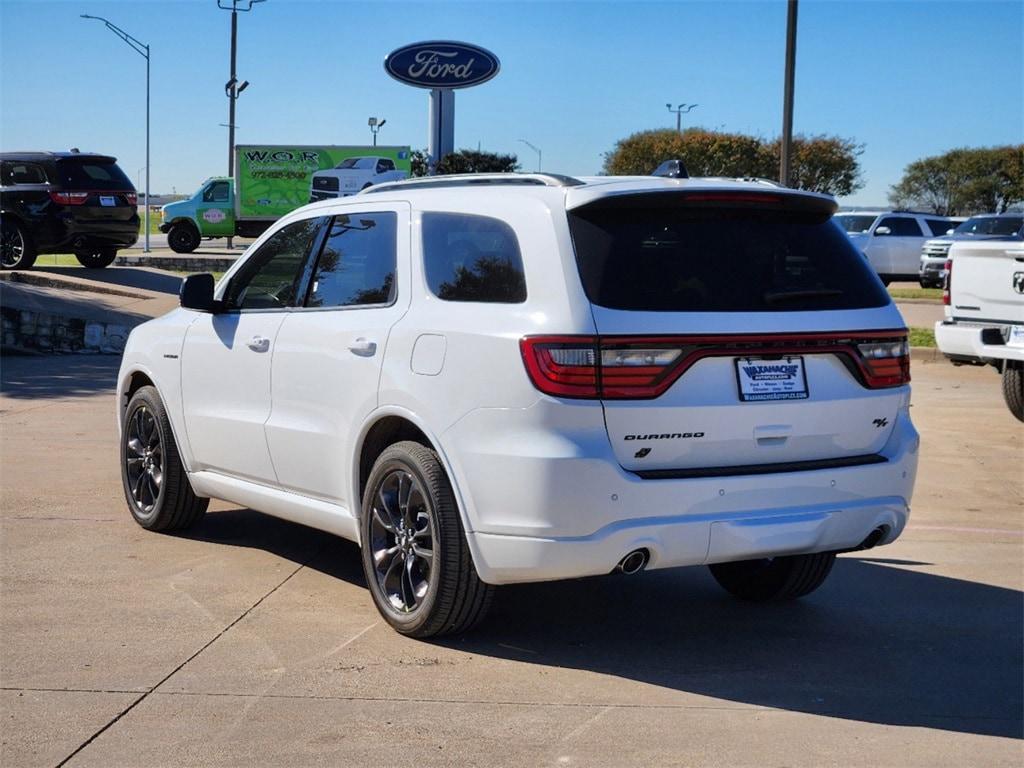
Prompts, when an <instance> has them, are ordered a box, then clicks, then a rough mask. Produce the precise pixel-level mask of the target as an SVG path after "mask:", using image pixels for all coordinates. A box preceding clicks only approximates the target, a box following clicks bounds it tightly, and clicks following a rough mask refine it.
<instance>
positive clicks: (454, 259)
mask: <svg viewBox="0 0 1024 768" xmlns="http://www.w3.org/2000/svg"><path fill="white" fill-rule="evenodd" d="M423 267H424V271H425V272H426V277H427V286H428V287H429V288H430V291H431V293H433V294H434V295H435V296H437V297H438V298H439V299H444V300H445V301H476V302H486V303H492V304H518V303H520V302H523V301H526V277H525V276H524V274H523V257H522V255H521V254H520V252H519V240H518V239H517V238H516V233H515V232H514V231H513V230H512V227H510V226H509V225H508V224H506V223H505V222H503V221H501V220H499V219H494V218H491V217H489V216H476V215H471V214H464V213H424V214H423Z"/></svg>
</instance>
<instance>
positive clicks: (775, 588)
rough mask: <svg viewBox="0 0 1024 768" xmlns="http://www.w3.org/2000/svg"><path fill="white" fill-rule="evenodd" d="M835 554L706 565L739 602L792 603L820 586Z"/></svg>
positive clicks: (829, 569) (823, 553) (789, 556)
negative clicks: (783, 601)
mask: <svg viewBox="0 0 1024 768" xmlns="http://www.w3.org/2000/svg"><path fill="white" fill-rule="evenodd" d="M835 560H836V553H835V552H819V553H816V554H813V555H788V556H786V557H767V558H762V559H760V560H741V561H739V562H736V563H718V564H716V565H710V566H708V567H709V568H710V569H711V575H712V576H714V577H715V581H717V582H718V583H719V584H720V585H721V586H722V587H723V588H724V589H725V590H726V591H727V592H729V593H730V594H732V595H735V596H736V597H738V598H740V599H742V600H751V601H754V602H767V601H769V600H795V599H796V598H798V597H803V596H804V595H809V594H810V593H811V592H813V591H814V590H816V589H817V588H818V587H820V586H821V585H822V584H823V583H824V581H825V579H826V578H828V575H829V573H831V571H832V565H833V564H834V563H835Z"/></svg>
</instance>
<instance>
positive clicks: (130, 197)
mask: <svg viewBox="0 0 1024 768" xmlns="http://www.w3.org/2000/svg"><path fill="white" fill-rule="evenodd" d="M124 199H125V200H127V201H128V205H138V204H139V196H138V195H137V194H136V193H134V192H125V193H124Z"/></svg>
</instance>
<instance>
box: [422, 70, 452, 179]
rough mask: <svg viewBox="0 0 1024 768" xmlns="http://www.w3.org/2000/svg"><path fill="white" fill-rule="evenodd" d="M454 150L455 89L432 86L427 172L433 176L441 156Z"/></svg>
mask: <svg viewBox="0 0 1024 768" xmlns="http://www.w3.org/2000/svg"><path fill="white" fill-rule="evenodd" d="M454 151H455V91H453V90H452V89H451V88H432V89H431V91H430V143H429V144H428V145H427V153H428V154H429V155H430V159H429V166H430V170H429V172H428V174H429V175H430V176H433V175H434V173H435V172H436V170H437V164H438V163H439V162H441V158H443V157H444V156H445V155H447V154H450V153H451V152H454Z"/></svg>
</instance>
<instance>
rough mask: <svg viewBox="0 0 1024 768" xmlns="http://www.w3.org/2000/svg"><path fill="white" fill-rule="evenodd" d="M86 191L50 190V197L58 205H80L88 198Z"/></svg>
mask: <svg viewBox="0 0 1024 768" xmlns="http://www.w3.org/2000/svg"><path fill="white" fill-rule="evenodd" d="M88 197H89V193H88V192H51V193H50V199H51V200H53V202H55V203H57V204H59V205H81V204H82V203H84V202H85V201H86V199H88Z"/></svg>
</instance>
